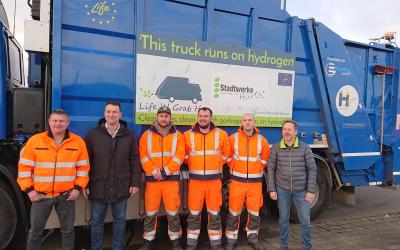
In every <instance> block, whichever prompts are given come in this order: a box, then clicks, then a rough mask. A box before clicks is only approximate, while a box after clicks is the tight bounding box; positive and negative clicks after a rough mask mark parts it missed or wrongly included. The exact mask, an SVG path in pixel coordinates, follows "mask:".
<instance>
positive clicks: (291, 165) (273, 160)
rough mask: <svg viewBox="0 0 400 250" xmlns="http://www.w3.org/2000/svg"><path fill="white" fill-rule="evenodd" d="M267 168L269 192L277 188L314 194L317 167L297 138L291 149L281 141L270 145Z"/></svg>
mask: <svg viewBox="0 0 400 250" xmlns="http://www.w3.org/2000/svg"><path fill="white" fill-rule="evenodd" d="M267 166H268V187H269V190H270V191H271V192H276V186H279V187H281V188H283V189H285V190H287V191H294V192H300V191H307V192H310V193H315V189H316V176H317V166H316V164H315V160H314V158H313V154H312V151H311V149H310V147H309V146H308V145H307V144H305V143H303V142H301V141H299V140H298V139H297V138H296V140H295V143H294V145H293V146H291V147H288V146H286V144H285V142H284V140H283V139H282V140H281V141H280V142H279V143H275V144H274V145H272V148H271V154H270V155H269V158H268V163H267Z"/></svg>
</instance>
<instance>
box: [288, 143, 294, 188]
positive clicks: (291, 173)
mask: <svg viewBox="0 0 400 250" xmlns="http://www.w3.org/2000/svg"><path fill="white" fill-rule="evenodd" d="M289 168H290V191H291V192H293V171H292V148H289Z"/></svg>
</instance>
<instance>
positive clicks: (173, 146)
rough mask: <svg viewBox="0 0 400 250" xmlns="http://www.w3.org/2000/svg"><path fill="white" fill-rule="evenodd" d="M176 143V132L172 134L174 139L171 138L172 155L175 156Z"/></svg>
mask: <svg viewBox="0 0 400 250" xmlns="http://www.w3.org/2000/svg"><path fill="white" fill-rule="evenodd" d="M177 142H178V132H177V131H176V132H175V133H174V137H173V138H172V149H171V150H172V155H175V153H176V145H177Z"/></svg>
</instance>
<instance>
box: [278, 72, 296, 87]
mask: <svg viewBox="0 0 400 250" xmlns="http://www.w3.org/2000/svg"><path fill="white" fill-rule="evenodd" d="M292 80H293V74H289V73H279V74H278V85H279V86H292Z"/></svg>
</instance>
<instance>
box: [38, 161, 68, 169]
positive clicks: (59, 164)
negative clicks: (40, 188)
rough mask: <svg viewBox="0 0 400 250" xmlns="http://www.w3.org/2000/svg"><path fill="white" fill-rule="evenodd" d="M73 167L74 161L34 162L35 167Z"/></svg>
mask: <svg viewBox="0 0 400 250" xmlns="http://www.w3.org/2000/svg"><path fill="white" fill-rule="evenodd" d="M56 165H57V168H74V167H75V162H39V161H37V162H35V168H54V167H55V166H56Z"/></svg>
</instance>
